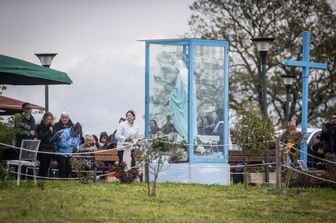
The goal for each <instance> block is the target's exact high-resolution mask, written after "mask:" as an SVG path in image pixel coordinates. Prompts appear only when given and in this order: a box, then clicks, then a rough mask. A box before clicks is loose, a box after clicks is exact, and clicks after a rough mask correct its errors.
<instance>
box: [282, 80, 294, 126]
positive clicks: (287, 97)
mask: <svg viewBox="0 0 336 223" xmlns="http://www.w3.org/2000/svg"><path fill="white" fill-rule="evenodd" d="M281 77H282V78H283V81H284V84H285V86H286V108H285V120H286V123H288V122H289V118H290V117H289V100H290V98H289V94H290V92H291V87H292V85H293V83H294V80H295V78H296V76H293V75H281Z"/></svg>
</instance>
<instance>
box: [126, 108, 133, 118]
mask: <svg viewBox="0 0 336 223" xmlns="http://www.w3.org/2000/svg"><path fill="white" fill-rule="evenodd" d="M128 113H131V114H132V115H133V116H134V120H135V113H134V111H133V110H128V111H127V112H126V117H127V115H128Z"/></svg>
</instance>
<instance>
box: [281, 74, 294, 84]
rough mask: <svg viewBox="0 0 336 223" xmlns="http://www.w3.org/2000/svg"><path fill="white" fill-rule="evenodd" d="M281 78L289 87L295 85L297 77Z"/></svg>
mask: <svg viewBox="0 0 336 223" xmlns="http://www.w3.org/2000/svg"><path fill="white" fill-rule="evenodd" d="M281 77H282V78H283V81H284V84H285V85H288V86H291V85H293V83H294V81H295V79H296V76H294V75H281Z"/></svg>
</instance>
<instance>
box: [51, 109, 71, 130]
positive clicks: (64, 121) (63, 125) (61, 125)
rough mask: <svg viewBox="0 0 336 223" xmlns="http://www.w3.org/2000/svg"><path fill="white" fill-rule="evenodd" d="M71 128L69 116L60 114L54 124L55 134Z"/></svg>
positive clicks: (65, 113) (63, 113)
mask: <svg viewBox="0 0 336 223" xmlns="http://www.w3.org/2000/svg"><path fill="white" fill-rule="evenodd" d="M72 126H73V123H72V121H71V119H70V118H69V114H68V113H67V112H62V114H61V118H60V120H59V121H58V122H57V123H56V124H55V128H54V130H55V133H56V132H58V131H59V130H62V129H67V128H70V127H72Z"/></svg>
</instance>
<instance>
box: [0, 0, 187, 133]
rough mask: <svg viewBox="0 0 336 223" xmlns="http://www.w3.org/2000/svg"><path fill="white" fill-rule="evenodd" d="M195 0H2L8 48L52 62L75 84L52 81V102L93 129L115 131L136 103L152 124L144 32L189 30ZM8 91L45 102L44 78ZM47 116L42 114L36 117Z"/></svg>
mask: <svg viewBox="0 0 336 223" xmlns="http://www.w3.org/2000/svg"><path fill="white" fill-rule="evenodd" d="M191 3H192V0H133V1H131V0H109V1H108V0H95V1H93V0H91V1H90V0H77V1H74V0H72V1H70V0H68V1H66V0H57V1H52V0H29V1H26V0H21V1H20V0H1V1H0V27H1V35H0V54H4V55H8V56H12V57H17V58H20V59H24V60H27V61H30V62H33V63H36V64H40V62H39V60H38V58H37V57H35V55H34V53H57V54H58V55H57V56H56V57H55V59H54V61H53V63H52V65H51V67H52V68H54V69H57V70H60V71H63V72H66V73H67V74H68V75H69V76H70V78H71V79H72V81H73V84H72V85H69V86H68V85H64V86H63V85H56V86H50V90H49V110H50V111H51V112H53V113H54V114H55V115H56V117H57V120H56V121H58V119H59V116H60V113H61V112H62V111H67V112H68V113H69V114H70V117H71V119H72V120H73V121H75V122H76V121H79V122H81V123H82V124H83V130H84V132H85V133H91V134H99V133H100V132H101V131H107V132H108V133H109V134H110V133H112V132H113V131H114V129H116V127H117V121H118V120H119V118H120V117H121V116H124V115H125V112H126V111H127V110H129V109H133V110H134V111H135V112H136V115H137V120H136V121H137V123H138V124H139V126H140V129H141V131H142V132H143V128H144V127H143V126H144V119H143V116H144V92H145V89H144V77H145V69H144V65H145V60H144V57H145V47H144V43H143V42H138V41H137V40H139V39H156V38H177V37H181V36H182V35H183V34H184V33H186V32H188V31H189V27H188V18H189V16H190V13H191V11H190V9H189V7H188V6H189V5H191ZM3 95H5V96H9V97H15V98H17V99H20V100H23V101H28V102H32V103H35V104H39V105H42V106H44V87H43V86H8V89H7V90H6V91H5V92H3ZM36 119H40V117H36Z"/></svg>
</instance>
